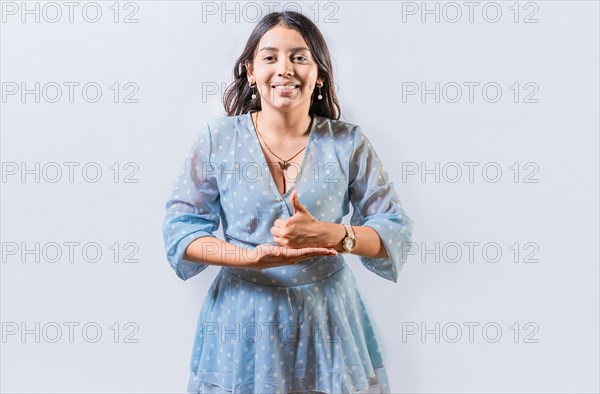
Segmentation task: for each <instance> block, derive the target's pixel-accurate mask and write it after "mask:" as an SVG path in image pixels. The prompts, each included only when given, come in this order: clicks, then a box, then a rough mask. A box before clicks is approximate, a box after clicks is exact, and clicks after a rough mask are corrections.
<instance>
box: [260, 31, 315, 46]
mask: <svg viewBox="0 0 600 394" xmlns="http://www.w3.org/2000/svg"><path fill="white" fill-rule="evenodd" d="M264 47H271V48H277V49H279V50H280V51H287V50H289V49H291V48H298V47H304V48H308V44H307V43H306V41H305V40H304V38H303V37H302V35H301V34H300V33H299V32H297V31H296V30H293V29H288V28H286V27H283V26H275V27H274V28H272V29H271V30H269V31H267V32H266V33H265V34H264V35H263V36H262V38H261V39H260V41H259V42H258V51H260V50H261V49H262V48H264Z"/></svg>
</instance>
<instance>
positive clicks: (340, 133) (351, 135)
mask: <svg viewBox="0 0 600 394" xmlns="http://www.w3.org/2000/svg"><path fill="white" fill-rule="evenodd" d="M316 119H317V130H318V134H319V135H320V136H321V137H326V138H329V139H332V140H335V142H337V143H345V142H348V143H352V144H354V142H355V141H356V137H357V135H361V134H362V131H361V130H360V126H358V125H357V124H355V123H351V122H347V121H344V120H339V119H330V118H326V117H322V116H317V118H316Z"/></svg>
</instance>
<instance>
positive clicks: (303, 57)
mask: <svg viewBox="0 0 600 394" xmlns="http://www.w3.org/2000/svg"><path fill="white" fill-rule="evenodd" d="M298 58H300V61H307V60H308V58H307V57H306V56H301V55H299V56H296V57H294V59H298Z"/></svg>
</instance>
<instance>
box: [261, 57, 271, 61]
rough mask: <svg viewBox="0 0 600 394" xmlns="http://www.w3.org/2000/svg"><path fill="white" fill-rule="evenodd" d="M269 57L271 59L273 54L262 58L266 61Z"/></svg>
mask: <svg viewBox="0 0 600 394" xmlns="http://www.w3.org/2000/svg"><path fill="white" fill-rule="evenodd" d="M270 59H273V56H265V57H264V58H263V60H266V61H269V60H270Z"/></svg>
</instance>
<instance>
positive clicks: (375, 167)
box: [348, 126, 414, 282]
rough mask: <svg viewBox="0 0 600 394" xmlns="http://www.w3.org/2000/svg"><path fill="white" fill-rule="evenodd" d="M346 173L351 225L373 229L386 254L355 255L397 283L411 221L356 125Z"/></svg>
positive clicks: (409, 238) (380, 274)
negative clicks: (350, 206)
mask: <svg viewBox="0 0 600 394" xmlns="http://www.w3.org/2000/svg"><path fill="white" fill-rule="evenodd" d="M349 174H350V179H349V182H350V183H349V186H348V189H349V198H350V201H351V203H352V206H353V208H354V212H353V213H352V217H351V219H350V224H351V225H353V226H369V227H371V228H373V229H374V230H375V231H376V232H377V234H379V236H380V238H381V240H382V241H383V244H384V245H385V249H386V251H387V254H388V257H387V258H370V257H365V256H358V257H359V259H360V261H361V263H362V264H363V265H364V266H365V267H366V268H367V269H369V270H371V271H372V272H374V273H375V274H377V275H379V276H381V277H382V278H385V279H388V280H391V281H393V282H397V280H398V273H399V272H400V270H401V269H402V267H403V266H404V263H405V262H406V257H407V255H406V250H407V247H406V246H407V243H408V242H410V240H411V237H412V231H413V224H414V222H413V220H412V219H410V218H409V217H408V216H407V215H406V213H405V212H404V210H403V209H402V204H401V202H400V200H399V198H398V195H397V194H396V191H395V190H394V183H393V182H389V177H388V173H387V171H386V170H385V169H384V168H383V164H382V163H381V160H380V159H379V157H378V156H377V153H376V152H375V150H374V148H373V146H372V145H371V143H370V141H369V139H368V138H367V137H366V136H365V135H364V134H363V132H362V130H361V129H360V127H358V126H357V128H356V133H355V135H354V148H353V153H352V157H351V159H350V171H349Z"/></svg>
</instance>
